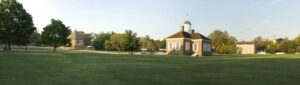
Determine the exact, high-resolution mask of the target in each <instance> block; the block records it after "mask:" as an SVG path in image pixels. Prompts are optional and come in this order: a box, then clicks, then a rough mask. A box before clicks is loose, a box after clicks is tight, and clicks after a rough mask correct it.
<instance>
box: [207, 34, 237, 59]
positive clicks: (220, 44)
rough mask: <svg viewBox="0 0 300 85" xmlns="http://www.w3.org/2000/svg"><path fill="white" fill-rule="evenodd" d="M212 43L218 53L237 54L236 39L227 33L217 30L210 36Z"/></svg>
mask: <svg viewBox="0 0 300 85" xmlns="http://www.w3.org/2000/svg"><path fill="white" fill-rule="evenodd" d="M209 38H210V39H211V41H212V44H213V49H214V51H215V52H217V53H221V54H233V53H235V51H236V50H235V49H236V47H235V44H236V42H237V40H236V38H235V37H233V36H231V35H229V33H228V32H226V31H221V30H215V31H214V32H213V33H211V34H210V35H209Z"/></svg>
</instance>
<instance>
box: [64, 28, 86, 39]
mask: <svg viewBox="0 0 300 85" xmlns="http://www.w3.org/2000/svg"><path fill="white" fill-rule="evenodd" d="M68 38H69V39H72V40H83V37H82V36H81V35H80V33H79V32H77V31H76V30H75V31H73V32H72V33H71V34H70V35H69V37H68Z"/></svg>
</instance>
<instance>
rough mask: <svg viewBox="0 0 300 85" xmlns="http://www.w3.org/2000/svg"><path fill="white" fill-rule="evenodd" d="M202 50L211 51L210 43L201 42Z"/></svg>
mask: <svg viewBox="0 0 300 85" xmlns="http://www.w3.org/2000/svg"><path fill="white" fill-rule="evenodd" d="M203 51H205V52H209V51H211V45H210V44H207V43H204V44H203Z"/></svg>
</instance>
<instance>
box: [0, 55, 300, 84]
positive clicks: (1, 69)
mask: <svg viewBox="0 0 300 85" xmlns="http://www.w3.org/2000/svg"><path fill="white" fill-rule="evenodd" d="M0 85H300V55H228V56H209V57H202V58H192V57H187V56H150V55H143V56H142V55H108V54H96V53H77V52H71V51H70V52H68V51H63V52H56V53H53V52H39V51H37V52H10V53H7V52H0Z"/></svg>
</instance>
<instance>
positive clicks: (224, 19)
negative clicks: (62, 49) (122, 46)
mask: <svg viewBox="0 0 300 85" xmlns="http://www.w3.org/2000/svg"><path fill="white" fill-rule="evenodd" d="M19 1H20V2H21V3H23V5H24V7H25V9H26V10H27V11H28V12H29V13H30V14H32V16H33V18H34V23H35V26H36V27H37V28H38V30H39V31H41V30H42V28H43V27H45V26H46V25H47V24H49V23H50V19H52V18H55V19H60V20H62V21H63V22H64V23H65V24H66V25H67V26H70V27H71V29H72V30H75V29H77V30H79V31H85V32H95V33H99V32H101V31H104V32H106V31H115V32H124V30H125V29H131V30H133V31H135V32H137V33H138V34H139V36H144V35H149V36H151V37H153V38H155V39H163V38H166V37H168V36H170V35H172V34H173V33H176V32H178V31H179V27H180V26H181V25H182V24H183V22H184V21H185V20H186V14H187V12H188V13H189V17H188V19H189V20H190V21H191V22H192V24H193V26H192V27H193V28H194V29H195V30H196V31H197V32H200V33H201V34H203V35H206V36H208V35H209V34H210V33H211V32H212V31H213V30H216V29H220V30H226V31H228V32H229V33H230V34H232V35H233V36H235V37H236V38H237V39H238V40H252V39H253V38H254V37H257V36H263V37H267V38H271V37H272V36H273V35H274V34H275V35H276V36H277V37H289V38H294V37H295V36H296V35H298V34H300V0H19Z"/></svg>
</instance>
